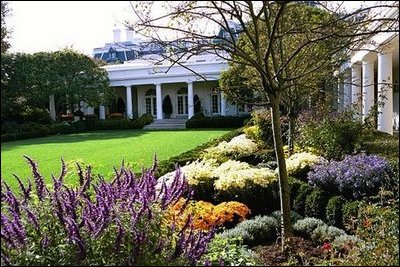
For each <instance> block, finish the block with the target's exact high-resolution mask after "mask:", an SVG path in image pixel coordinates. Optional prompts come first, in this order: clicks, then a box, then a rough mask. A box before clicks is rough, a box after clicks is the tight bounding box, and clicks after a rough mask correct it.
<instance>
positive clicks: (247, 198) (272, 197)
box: [215, 180, 280, 215]
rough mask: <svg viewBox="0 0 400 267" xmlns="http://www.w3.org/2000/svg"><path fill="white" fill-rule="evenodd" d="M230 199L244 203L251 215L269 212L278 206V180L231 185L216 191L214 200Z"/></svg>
mask: <svg viewBox="0 0 400 267" xmlns="http://www.w3.org/2000/svg"><path fill="white" fill-rule="evenodd" d="M231 200H234V201H238V202H240V203H243V204H245V205H246V206H247V207H249V209H250V210H251V212H252V214H253V215H258V214H269V213H271V212H273V211H275V210H277V209H279V206H280V204H279V203H280V202H279V187H278V181H277V180H274V181H271V182H270V183H269V184H268V185H267V186H261V185H257V184H251V183H249V184H248V185H246V186H245V187H244V188H234V187H232V188H230V189H229V190H226V191H222V190H218V191H217V192H216V195H215V201H216V202H223V201H231Z"/></svg>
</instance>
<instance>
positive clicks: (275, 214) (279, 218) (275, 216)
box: [271, 210, 303, 224]
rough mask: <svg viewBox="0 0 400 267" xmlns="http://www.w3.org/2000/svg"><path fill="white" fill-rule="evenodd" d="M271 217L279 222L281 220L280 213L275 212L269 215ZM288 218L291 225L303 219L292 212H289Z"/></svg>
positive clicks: (278, 211)
mask: <svg viewBox="0 0 400 267" xmlns="http://www.w3.org/2000/svg"><path fill="white" fill-rule="evenodd" d="M271 216H272V217H274V218H275V219H276V220H277V221H278V222H279V221H280V220H281V211H280V210H276V211H274V212H273V213H271ZM290 217H291V219H292V224H294V223H296V222H297V221H298V220H301V219H303V217H302V216H301V215H300V214H298V213H297V212H295V211H293V210H291V211H290Z"/></svg>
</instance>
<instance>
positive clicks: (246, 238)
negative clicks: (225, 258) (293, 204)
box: [221, 216, 279, 246]
mask: <svg viewBox="0 0 400 267" xmlns="http://www.w3.org/2000/svg"><path fill="white" fill-rule="evenodd" d="M278 227H279V223H278V220H277V219H275V218H274V217H271V216H256V217H254V218H252V219H250V220H245V221H243V222H240V223H239V224H238V225H236V227H235V228H232V229H229V230H226V231H224V232H223V233H222V234H221V236H222V237H224V238H227V239H232V238H238V237H241V238H243V243H244V244H246V245H249V246H255V245H260V244H267V243H269V242H271V241H272V240H273V239H274V238H275V237H276V235H277V233H278Z"/></svg>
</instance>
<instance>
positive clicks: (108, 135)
mask: <svg viewBox="0 0 400 267" xmlns="http://www.w3.org/2000/svg"><path fill="white" fill-rule="evenodd" d="M147 133H148V131H143V130H104V131H88V132H81V133H73V134H57V135H50V136H46V137H39V138H31V139H23V140H17V141H10V142H3V143H1V151H9V150H12V149H13V148H16V147H19V146H29V145H41V144H54V143H76V142H82V141H96V140H108V139H125V138H131V137H136V136H141V135H145V134H147Z"/></svg>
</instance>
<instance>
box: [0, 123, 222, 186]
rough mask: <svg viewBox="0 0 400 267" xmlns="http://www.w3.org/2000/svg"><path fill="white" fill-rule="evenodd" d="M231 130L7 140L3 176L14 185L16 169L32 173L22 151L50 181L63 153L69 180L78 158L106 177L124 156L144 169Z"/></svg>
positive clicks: (102, 133)
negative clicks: (155, 156)
mask: <svg viewBox="0 0 400 267" xmlns="http://www.w3.org/2000/svg"><path fill="white" fill-rule="evenodd" d="M229 131H230V129H215V130H214V129H213V130H208V129H207V130H176V131H144V130H124V131H99V132H87V133H78V134H70V135H56V136H50V137H44V138H36V139H27V140H19V141H13V142H5V143H1V177H2V179H4V180H5V181H7V183H8V184H10V185H11V186H12V187H13V188H15V187H16V186H17V182H16V179H15V178H13V176H12V173H16V174H17V175H19V176H20V177H21V178H26V177H31V175H30V174H31V173H30V168H28V165H27V163H26V160H25V159H24V158H23V157H22V155H28V156H30V157H31V158H33V159H34V160H36V161H37V162H38V164H39V170H40V172H41V173H42V174H43V175H44V176H45V178H46V181H50V180H51V178H50V177H51V173H53V174H54V175H56V176H58V174H59V173H60V167H61V161H60V158H61V157H63V158H64V160H65V161H66V162H67V164H68V166H70V167H69V170H70V171H71V174H69V175H68V176H67V178H68V179H67V181H66V182H67V183H75V181H74V180H75V179H76V175H75V174H74V175H72V173H76V168H75V164H74V162H76V161H79V162H84V163H85V164H90V165H91V166H92V167H93V171H94V173H96V174H97V173H100V174H101V175H103V176H106V177H110V176H111V175H112V173H113V166H117V167H118V166H120V164H121V161H122V159H124V160H125V163H129V164H130V165H131V166H133V167H134V170H135V171H140V170H141V167H142V166H144V167H148V166H151V164H152V162H153V156H154V154H156V155H157V158H158V159H159V160H164V159H168V158H170V157H172V156H175V155H178V154H180V153H182V152H184V151H187V150H190V149H192V148H194V147H196V146H198V145H200V144H202V143H205V142H207V141H208V140H210V139H212V138H215V137H218V136H221V135H223V134H225V133H227V132H229ZM72 166H73V167H72Z"/></svg>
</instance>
